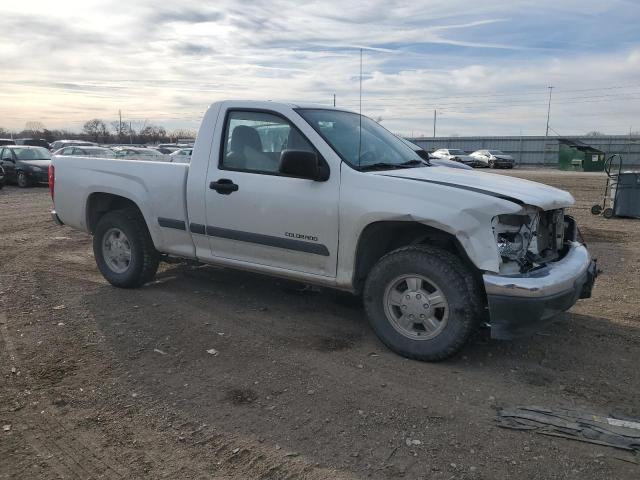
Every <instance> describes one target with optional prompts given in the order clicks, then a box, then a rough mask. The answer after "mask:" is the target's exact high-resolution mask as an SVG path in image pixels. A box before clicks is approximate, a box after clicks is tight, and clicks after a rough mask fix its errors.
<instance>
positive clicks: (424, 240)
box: [352, 221, 481, 293]
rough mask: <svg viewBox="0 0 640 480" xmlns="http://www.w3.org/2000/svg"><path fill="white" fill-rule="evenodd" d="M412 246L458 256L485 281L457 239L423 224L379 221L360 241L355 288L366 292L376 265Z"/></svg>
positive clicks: (353, 283) (355, 265)
mask: <svg viewBox="0 0 640 480" xmlns="http://www.w3.org/2000/svg"><path fill="white" fill-rule="evenodd" d="M410 245H431V246H435V247H439V248H442V249H444V250H447V251H449V252H451V253H452V254H454V255H456V256H457V257H458V258H460V259H461V260H462V262H463V263H464V264H465V265H466V266H467V267H468V268H469V271H470V272H472V273H473V275H474V276H477V277H478V278H480V279H481V273H480V271H479V270H478V269H477V267H476V266H475V265H474V264H473V262H472V261H471V259H470V258H469V256H468V255H467V252H466V251H465V249H464V248H463V247H462V245H461V243H460V241H459V240H458V239H457V238H456V236H455V235H453V234H451V233H449V232H445V231H444V230H440V229H438V228H436V227H432V226H430V225H426V224H424V223H420V222H407V221H378V222H373V223H370V224H369V225H367V226H366V227H365V228H364V229H363V230H362V233H361V234H360V237H359V238H358V243H357V247H356V256H355V261H354V270H353V276H352V285H353V289H354V290H355V292H356V293H360V292H361V291H362V288H363V285H364V281H365V280H366V278H367V275H368V274H369V272H370V271H371V269H372V268H373V266H374V265H375V264H376V262H377V261H378V260H379V259H380V258H382V257H383V256H384V255H386V254H387V253H389V252H391V251H393V250H396V249H398V248H402V247H406V246H410Z"/></svg>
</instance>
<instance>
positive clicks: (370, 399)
mask: <svg viewBox="0 0 640 480" xmlns="http://www.w3.org/2000/svg"><path fill="white" fill-rule="evenodd" d="M507 174H508V175H514V176H519V177H524V178H529V179H532V180H536V181H542V182H544V183H548V184H551V185H554V186H558V187H561V188H565V189H567V190H569V191H570V192H571V193H573V195H574V196H575V197H576V200H577V204H576V206H575V208H572V209H571V211H570V213H571V214H573V215H575V216H576V217H577V218H578V221H579V224H580V225H581V229H582V232H583V234H584V236H585V238H586V241H587V242H588V244H589V247H590V249H591V251H592V252H593V254H594V255H595V256H597V257H598V259H599V265H600V267H601V268H602V269H603V270H604V273H603V274H602V275H601V277H600V278H599V279H598V282H597V284H596V288H595V290H594V296H593V298H592V299H589V300H583V301H581V302H579V303H578V305H576V306H575V307H574V308H573V309H572V310H571V312H570V313H569V314H568V315H566V318H564V319H563V321H560V322H557V323H555V324H553V325H551V326H548V327H546V328H544V329H543V330H542V331H540V332H539V333H538V334H536V335H534V336H532V337H530V338H526V339H521V340H518V341H514V342H496V341H488V340H486V338H485V337H484V336H482V335H478V337H477V338H476V339H475V340H474V341H473V342H472V343H471V344H470V345H469V346H468V347H467V348H466V349H465V350H464V351H463V352H462V354H460V355H459V356H458V357H456V358H455V359H452V360H450V361H448V362H445V363H438V364H428V363H421V362H415V361H410V360H405V359H403V358H401V357H399V356H397V355H394V354H393V353H391V352H389V351H388V350H386V349H385V348H384V347H383V346H382V345H381V343H380V342H379V341H378V340H377V339H376V338H375V337H374V335H373V334H372V332H371V331H370V329H369V328H368V326H367V323H366V320H365V317H364V313H363V310H362V308H361V306H360V305H359V303H358V302H357V301H355V300H353V299H351V298H349V297H346V296H344V295H342V294H337V293H334V292H330V291H324V290H323V291H315V290H311V291H304V292H301V291H299V290H297V289H295V288H292V286H291V285H290V284H286V283H283V282H278V281H275V280H273V279H270V278H266V277H262V276H258V275H252V274H246V273H239V272H234V271H229V270H224V269H219V268H214V267H209V266H206V267H194V266H189V265H184V264H173V265H163V266H162V267H161V270H160V272H159V274H158V276H157V279H156V281H155V282H153V283H151V284H149V285H147V286H145V287H144V288H140V289H137V290H119V289H116V288H113V287H111V286H109V285H108V284H107V283H106V281H105V280H104V279H103V278H102V277H101V276H100V275H99V273H98V271H97V269H96V267H95V263H94V261H93V255H92V252H91V241H90V237H89V236H88V235H86V234H84V233H81V232H75V231H72V230H71V229H69V228H67V227H57V226H55V225H53V224H52V222H51V221H50V219H49V215H48V211H49V209H50V206H51V202H50V198H49V193H48V191H47V189H46V188H32V189H27V190H20V189H17V188H15V187H6V188H5V189H4V190H2V191H0V425H2V426H3V428H2V430H1V431H0V459H1V460H0V478H21V479H22V478H24V479H57V478H114V479H117V478H219V479H227V478H237V479H249V478H251V479H253V478H263V479H280V478H309V479H325V478H327V479H334V478H376V479H382V478H411V479H427V478H428V479H431V478H433V479H447V480H450V479H491V480H493V479H507V478H523V479H524V478H526V479H556V478H557V479H560V478H575V479H603V478H609V479H636V478H639V477H640V465H638V463H637V462H638V461H640V460H639V459H638V458H635V459H634V457H633V456H632V455H630V454H629V453H627V452H624V451H618V450H614V449H611V448H607V447H601V446H597V445H591V444H585V443H579V442H573V441H570V440H566V439H561V438H552V437H546V436H542V435H536V434H534V433H531V432H520V431H512V430H504V429H500V428H498V427H496V425H495V423H494V418H495V410H496V408H497V407H500V406H515V405H532V404H533V405H539V406H548V407H568V408H584V409H588V410H593V411H597V412H601V413H610V414H614V415H623V416H626V417H632V418H638V417H640V395H639V393H640V368H638V364H639V363H640V349H639V347H640V313H639V312H640V293H639V292H640V255H639V254H640V221H638V220H626V219H625V220H623V219H612V220H605V219H604V218H602V217H593V216H591V215H590V213H589V207H590V206H591V204H593V203H595V202H596V201H598V200H599V198H600V196H601V190H602V188H603V187H604V176H603V175H601V174H582V173H566V172H564V173H560V172H555V171H553V172H552V171H540V170H538V171H513V172H508V173H507ZM212 349H213V350H212ZM208 351H209V352H213V353H209V352H208ZM634 462H636V463H634Z"/></svg>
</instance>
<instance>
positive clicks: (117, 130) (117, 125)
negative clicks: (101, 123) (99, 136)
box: [110, 120, 129, 142]
mask: <svg viewBox="0 0 640 480" xmlns="http://www.w3.org/2000/svg"><path fill="white" fill-rule="evenodd" d="M110 125H111V130H113V132H114V134H115V136H116V137H117V138H118V142H121V141H122V138H123V137H124V136H125V135H126V134H127V132H128V130H129V124H125V122H120V121H118V120H116V121H115V122H110Z"/></svg>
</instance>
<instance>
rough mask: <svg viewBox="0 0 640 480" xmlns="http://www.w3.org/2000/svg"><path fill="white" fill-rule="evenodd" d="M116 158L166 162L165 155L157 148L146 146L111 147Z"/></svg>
mask: <svg viewBox="0 0 640 480" xmlns="http://www.w3.org/2000/svg"><path fill="white" fill-rule="evenodd" d="M112 150H113V152H114V153H115V154H116V158H119V159H123V160H150V161H155V162H166V161H167V157H168V156H167V155H165V154H163V153H160V152H159V151H158V150H154V149H153V148H146V147H113V149H112Z"/></svg>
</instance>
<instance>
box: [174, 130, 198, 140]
mask: <svg viewBox="0 0 640 480" xmlns="http://www.w3.org/2000/svg"><path fill="white" fill-rule="evenodd" d="M196 133H197V132H196V131H195V130H193V129H190V128H178V129H176V130H174V131H172V132H171V134H170V135H169V136H170V137H171V139H172V140H173V141H176V142H177V141H178V140H179V139H181V138H183V139H190V140H191V139H194V138H196Z"/></svg>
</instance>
